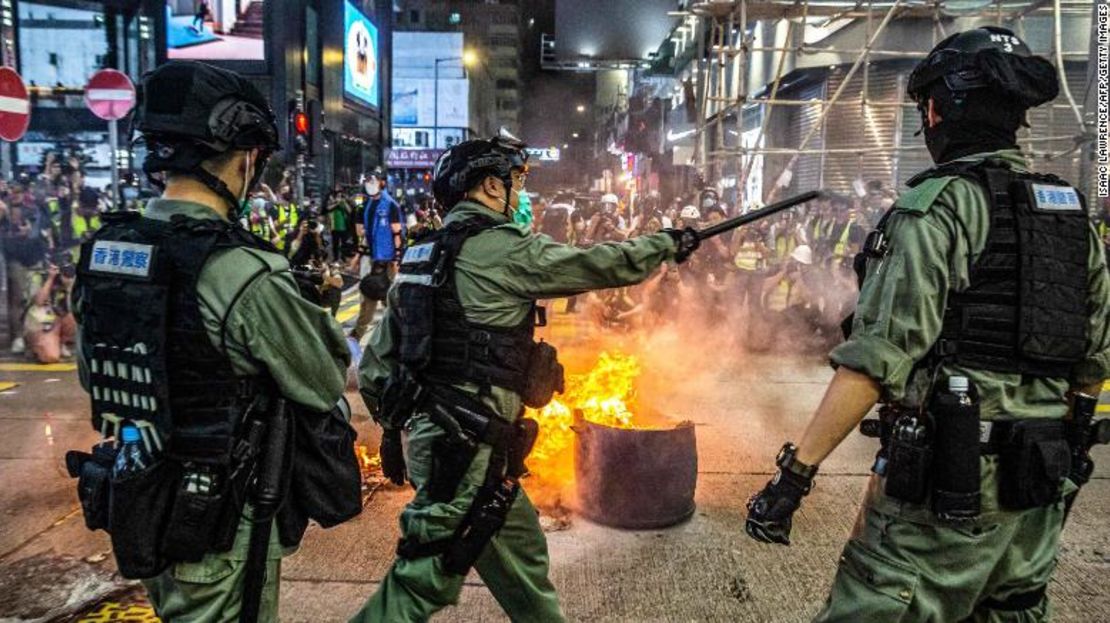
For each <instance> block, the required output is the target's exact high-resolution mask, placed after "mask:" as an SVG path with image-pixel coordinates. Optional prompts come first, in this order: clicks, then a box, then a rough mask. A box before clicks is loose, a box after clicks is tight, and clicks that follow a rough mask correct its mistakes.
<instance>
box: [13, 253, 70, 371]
mask: <svg viewBox="0 0 1110 623" xmlns="http://www.w3.org/2000/svg"><path fill="white" fill-rule="evenodd" d="M76 271H77V269H76V267H75V266H74V265H73V262H72V261H71V260H70V258H69V256H68V255H67V254H65V253H61V254H59V255H58V256H57V257H55V258H54V262H51V263H50V265H49V267H48V268H47V270H46V273H45V274H43V275H40V279H41V283H40V284H39V285H38V287H37V288H36V289H35V294H34V297H33V298H32V299H31V304H30V306H29V307H28V308H27V312H26V313H25V314H24V315H23V340H24V343H25V344H26V349H27V353H28V354H29V355H30V356H31V357H33V358H34V359H35V361H37V362H39V363H58V362H59V361H61V360H62V358H67V359H68V358H69V357H71V356H72V355H73V353H72V348H73V345H74V342H75V340H76V339H77V323H76V321H75V320H74V318H73V313H72V309H71V306H70V294H71V292H72V291H73V279H74V277H75V276H76V274H77V272H76Z"/></svg>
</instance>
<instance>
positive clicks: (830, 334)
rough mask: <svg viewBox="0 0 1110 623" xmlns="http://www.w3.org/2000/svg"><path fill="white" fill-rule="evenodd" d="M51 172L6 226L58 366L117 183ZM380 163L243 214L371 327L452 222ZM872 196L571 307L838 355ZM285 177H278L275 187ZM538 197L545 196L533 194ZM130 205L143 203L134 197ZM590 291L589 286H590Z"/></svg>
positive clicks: (883, 196) (3, 197)
mask: <svg viewBox="0 0 1110 623" xmlns="http://www.w3.org/2000/svg"><path fill="white" fill-rule="evenodd" d="M42 170H43V172H42V174H40V175H38V176H35V177H30V176H23V177H21V178H18V179H16V180H13V181H10V182H9V181H4V180H0V239H2V242H3V254H4V257H5V259H6V265H7V271H6V272H7V279H8V309H9V310H10V311H9V314H8V316H9V319H8V320H9V330H10V335H11V336H13V341H12V345H11V350H12V352H13V353H17V354H18V353H24V352H25V353H26V354H27V355H28V356H29V357H31V358H33V359H35V360H36V361H39V362H43V363H52V362H56V361H59V360H61V359H64V358H66V357H69V356H71V350H72V346H73V340H74V334H73V316H72V314H71V313H70V301H69V291H70V288H71V286H72V283H73V275H74V272H75V262H76V259H77V253H78V248H79V246H80V244H81V242H82V241H84V240H86V239H87V238H88V237H89V236H90V235H91V234H92V232H94V231H95V230H96V229H97V228H98V227H99V225H100V215H101V213H102V212H103V211H104V210H107V209H109V207H110V204H111V200H110V198H109V197H108V196H107V195H106V193H104V192H102V191H99V190H97V189H95V188H93V187H91V186H88V185H86V183H85V177H84V175H83V173H82V165H81V162H80V160H79V158H77V157H76V156H69V157H63V156H56V155H55V154H54V153H53V152H50V153H48V154H47V155H46V158H45V162H44V166H43V169H42ZM388 180H389V176H388V174H387V173H386V172H385V171H384V170H383V169H381V168H375V169H374V170H372V171H369V172H367V173H366V174H365V175H364V176H363V177H362V180H361V183H359V184H357V185H353V186H343V185H336V186H335V187H334V188H333V189H332V190H330V191H329V192H327V193H326V194H325V195H324V196H322V197H320V196H315V197H311V196H310V197H306V198H305V199H304V200H303V202H302V203H301V204H300V205H299V204H298V202H297V200H296V198H295V193H294V191H293V183H294V182H293V175H292V171H291V170H286V171H285V172H284V173H283V174H282V175H281V178H280V181H278V182H277V183H276V184H273V185H267V184H261V185H260V186H259V189H258V190H257V191H256V192H255V193H253V195H252V196H251V197H250V199H249V201H248V205H247V207H246V208H245V210H244V213H243V215H242V217H241V223H242V225H243V226H244V227H245V228H247V229H248V230H249V231H251V232H252V233H254V234H255V235H257V236H259V237H262V238H264V239H266V240H267V241H269V242H270V243H271V244H272V245H273V246H274V247H276V248H277V249H278V250H280V251H281V252H283V253H284V254H285V255H286V256H287V257H288V258H289V261H290V265H291V266H292V267H293V269H294V271H295V274H296V275H298V277H300V278H301V279H300V280H301V282H302V290H304V291H306V292H307V293H310V294H311V295H312V296H313V297H314V298H316V299H317V300H318V301H319V302H320V304H321V305H323V306H324V307H327V308H330V309H331V311H332V313H333V314H336V313H338V310H339V306H340V303H341V300H342V293H343V292H344V291H346V290H347V289H349V288H351V287H352V286H354V285H355V284H356V283H357V284H358V285H359V290H360V292H361V297H360V302H359V314H358V319H357V321H356V322H355V325H354V327H353V328H352V329H351V332H350V335H351V336H352V337H354V338H355V339H360V338H361V337H362V336H363V335H365V334H366V332H367V329H368V327H369V326H370V324H371V322H372V321H373V318H374V313H375V311H376V310H377V308H378V306H379V305H381V304H384V300H385V292H386V290H387V289H388V286H389V284H390V282H391V279H392V276H393V275H394V274H395V272H396V262H397V261H398V259H399V258H400V254H401V253H402V252H403V249H404V248H405V247H406V246H407V245H408V244H409V243H410V242H411V240H412V239H413V238H414V237H415V236H417V235H419V234H420V233H421V232H422V231H425V230H427V229H435V228H438V227H440V226H441V225H442V219H443V216H444V215H443V214H442V213H441V210H440V209H439V208H438V206H436V204H435V202H434V200H433V199H432V197H431V195H430V194H425V193H422V192H419V191H417V192H408V191H406V190H404V189H401V190H397V189H391V188H389V181H388ZM865 188H866V194H863V195H862V196H861V195H858V194H852V195H838V194H836V193H826V194H825V195H824V196H823V197H822V198H820V199H816V200H814V201H813V202H811V203H809V204H806V205H803V206H800V207H798V208H795V209H792V210H790V211H787V212H785V213H782V214H780V215H777V216H775V217H772V218H769V219H766V220H763V221H759V222H756V223H754V224H752V225H749V226H746V227H744V228H742V229H740V230H738V231H735V232H730V233H728V234H725V235H723V236H721V237H719V238H714V239H712V240H710V241H708V242H707V246H708V250H707V251H708V252H705V253H700V254H698V255H697V256H695V258H694V260H693V261H691V262H688V263H687V264H685V265H683V266H673V265H672V266H669V267H666V268H664V269H663V270H661V271H660V272H659V273H658V274H656V275H655V276H653V277H652V278H651V279H649V280H648V281H647V282H645V283H643V284H641V285H639V286H636V287H632V288H619V289H614V290H609V291H603V292H599V293H594V294H590V295H588V296H587V297H585V299H584V300H578V299H577V298H571V299H569V300H568V302H567V305H566V307H565V311H566V312H567V313H577V312H579V311H581V310H583V309H584V310H585V313H587V314H588V315H589V317H590V318H591V319H592V320H594V321H595V322H596V323H598V324H600V325H603V326H606V327H613V328H618V329H620V328H624V329H632V328H637V327H647V328H652V327H658V326H661V325H664V324H667V323H675V322H683V323H702V324H704V325H706V326H709V325H712V324H716V323H721V322H730V323H738V325H737V326H741V325H742V326H744V327H746V329H745V330H741V331H736V332H733V334H735V335H737V336H738V337H737V339H738V340H739V341H740V342H741V344H740V345H742V346H743V347H745V348H747V349H748V350H767V349H770V348H772V347H775V348H780V349H781V348H784V347H787V348H792V349H794V350H797V351H800V352H814V353H822V352H826V351H827V350H828V349H829V348H830V347H831V346H832V345H834V344H835V343H836V342H837V341H838V340H839V339H840V336H841V332H840V323H841V322H842V320H843V319H844V318H845V317H846V316H847V315H848V314H849V313H850V311H851V305H852V302H853V300H854V295H855V290H856V283H855V276H854V274H853V272H852V258H853V257H854V256H855V254H856V253H857V252H858V251H859V249H860V246H861V245H862V243H863V242H864V239H865V238H866V234H867V232H869V231H870V230H871V229H872V228H873V227H874V226H875V225H876V223H877V222H878V220H879V218H881V216H882V214H883V213H884V212H885V211H886V210H887V209H888V208H889V207H890V206H891V205H892V204H893V202H894V199H895V197H896V195H895V193H894V191H893V190H892V189H890V188H888V187H886V186H884V185H883V184H882V183H881V182H877V181H875V182H871V183H869V184H867V185H866V186H865ZM275 189H276V190H275ZM533 196H535V195H533ZM128 207H129V208H134V209H141V208H142V205H141V203H138V202H133V203H132V205H129V206H128ZM533 209H534V214H531V213H529V214H523V215H521V216H523V217H524V218H523V220H522V219H518V220H522V222H527V223H529V224H530V226H531V227H532V229H533V230H534V231H535V232H537V233H542V234H545V235H548V236H551V237H552V238H554V239H555V240H557V241H560V242H565V243H568V244H573V245H576V246H583V247H584V246H589V245H592V244H597V243H602V242H611V241H619V240H625V239H628V238H631V237H635V236H637V235H640V234H643V233H650V232H653V231H658V230H660V229H662V228H666V227H676V228H682V227H686V226H691V227H695V228H700V227H705V226H709V225H712V224H714V223H716V222H719V221H721V220H723V219H725V218H728V217H731V216H735V215H736V214H737V213H738V210H737V209H736V208H734V207H732V206H729V205H728V204H727V203H725V202H723V201H720V200H719V199H718V197H717V194H716V193H715V192H713V191H703V192H701V193H697V194H695V195H693V196H688V197H676V198H674V199H673V200H672V201H670V202H664V201H663V200H662V199H661V198H660V196H659V194H658V193H657V192H654V191H652V192H650V193H647V194H645V195H643V196H640V197H636V198H635V199H633V200H631V201H628V200H626V198H623V197H618V196H617V195H616V194H612V193H607V194H602V195H600V196H597V195H590V194H588V193H574V192H559V193H555V194H553V195H551V196H549V197H544V198H542V199H540V198H539V197H538V196H537V199H536V201H535V206H534V208H533ZM1091 214H1092V218H1093V219H1094V221H1095V225H1096V228H1097V229H1098V231H1099V233H1100V235H1101V237H1102V240H1103V243H1104V244H1105V245H1107V247H1108V248H1110V200H1106V199H1102V200H1099V201H1098V202H1094V203H1092V206H1091ZM579 298H582V297H579Z"/></svg>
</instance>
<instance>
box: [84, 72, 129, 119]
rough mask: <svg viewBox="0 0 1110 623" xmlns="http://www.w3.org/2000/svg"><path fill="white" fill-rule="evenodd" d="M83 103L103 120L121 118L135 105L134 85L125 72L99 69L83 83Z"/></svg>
mask: <svg viewBox="0 0 1110 623" xmlns="http://www.w3.org/2000/svg"><path fill="white" fill-rule="evenodd" d="M85 105H86V106H88V107H89V110H91V111H92V113H93V114H94V115H96V116H97V117H100V118H101V119H104V120H105V121H115V120H117V119H122V118H124V117H126V116H127V113H129V112H131V108H132V107H133V106H134V105H135V85H133V84H131V79H130V78H128V77H127V74H124V73H121V72H118V71H116V70H115V69H101V70H100V71H98V72H96V73H95V74H93V77H92V78H90V79H89V83H88V84H87V85H85Z"/></svg>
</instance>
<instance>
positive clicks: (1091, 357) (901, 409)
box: [746, 27, 1110, 621]
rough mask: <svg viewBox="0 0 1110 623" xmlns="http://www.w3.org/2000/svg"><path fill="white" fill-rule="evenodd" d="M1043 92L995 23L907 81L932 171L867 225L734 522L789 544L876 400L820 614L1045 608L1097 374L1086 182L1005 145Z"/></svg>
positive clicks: (1098, 332)
mask: <svg viewBox="0 0 1110 623" xmlns="http://www.w3.org/2000/svg"><path fill="white" fill-rule="evenodd" d="M1057 88H1058V85H1057V78H1056V71H1055V69H1054V67H1053V66H1052V65H1051V63H1049V62H1048V61H1046V60H1045V59H1043V58H1040V57H1037V56H1033V55H1032V54H1031V53H1030V52H1029V49H1028V47H1027V46H1026V45H1025V44H1024V43H1023V42H1022V41H1021V40H1020V39H1019V38H1018V37H1016V36H1015V35H1014V34H1013V33H1012V32H1010V31H1009V30H1006V29H1004V28H998V27H983V28H977V29H975V30H970V31H966V32H961V33H957V34H955V35H952V36H951V37H948V38H947V39H945V40H944V41H942V42H941V43H940V44H938V45H937V46H936V48H934V49H933V50H932V52H931V53H930V54H929V55H928V57H927V58H926V59H925V60H924V61H923V62H922V63H920V64H919V65H918V66H917V67H916V68H915V70H914V71H913V73H912V74H911V75H910V79H909V83H908V92H909V95H910V96H911V97H912V98H913V100H914V101H915V102H916V103H917V106H918V109H919V110H920V112H921V117H922V123H923V126H924V130H923V131H924V134H925V144H926V146H927V147H928V150H929V153H930V154H931V155H932V157H933V160H934V161H935V162H936V163H937V165H938V166H937V167H936V168H933V169H930V170H928V171H925V172H924V173H922V174H920V175H918V176H917V177H915V178H913V179H912V180H910V182H909V186H910V190H909V191H907V192H906V193H904V194H903V195H902V196H901V197H900V198H899V199H898V200H897V202H896V203H895V204H894V206H893V208H892V209H891V210H890V211H889V212H888V213H887V215H886V216H884V218H883V219H882V221H881V222H880V224H879V225H878V228H877V231H876V232H874V233H872V234H871V235H870V236H869V238H868V241H867V243H866V248H865V250H864V252H863V254H862V257H860V258H857V268H859V269H860V270H861V272H862V273H863V278H862V286H861V290H860V295H859V302H858V306H857V309H856V313H855V319H854V322H853V323H852V324H851V334H850V337H849V338H848V339H847V341H845V342H844V343H842V344H840V345H839V346H838V347H836V348H835V349H834V350H833V351H832V353H831V356H830V358H831V360H832V362H833V364H834V365H835V366H836V367H837V370H836V374H835V376H834V377H833V380H832V383H831V384H830V386H829V388H828V390H827V391H826V393H825V396H824V399H823V400H822V402H821V404H820V406H819V407H818V409H817V412H816V414H815V415H814V416H813V419H812V420H811V421H810V423H809V425H808V427H807V428H806V430H805V433H804V434H803V436H802V439H801V441H800V442H799V444H798V445H797V446H795V445H793V444H790V443H787V444H786V445H785V446H784V447H783V448H782V450H781V452H780V453H779V457H778V459H777V464H778V468H779V469H778V472H777V474H776V476H775V477H774V478H773V479H772V480H771V482H770V483H768V484H767V486H766V487H765V488H764V489H763V490H762V491H760V492H759V493H757V494H756V495H754V496H753V497H752V499H751V500H749V503H748V518H747V524H746V527H747V531H748V533H749V534H750V535H751V536H752V537H753V538H756V539H758V540H761V541H765V542H770V543H782V544H789V543H790V531H791V517H792V515H793V513H794V512H795V511H796V510H797V508H798V506H799V504H800V503H801V500H802V498H803V497H804V496H805V495H806V494H807V493H808V492H809V491H810V489H811V487H812V486H813V482H814V477H815V475H816V473H817V469H818V465H819V464H820V463H821V461H822V460H824V459H825V457H826V456H828V455H829V453H831V452H832V451H833V449H834V448H836V446H837V445H838V444H839V443H840V442H841V440H843V439H844V437H845V436H846V435H848V434H849V433H850V432H851V431H852V429H853V428H854V427H855V426H856V425H857V424H858V423H859V422H860V421H861V420H862V419H863V418H864V416H865V414H867V412H868V411H869V410H870V409H871V407H872V406H873V405H874V404H875V403H876V402H882V403H883V405H884V406H883V408H882V409H881V410H880V412H879V415H880V420H879V421H878V422H876V424H877V426H874V427H865V428H866V429H868V430H869V431H870V432H871V434H872V435H877V436H878V437H879V438H880V440H881V446H882V447H881V450H880V451H879V454H878V456H877V459H876V462H875V465H874V467H873V471H874V472H875V475H874V476H872V478H871V480H870V482H869V484H868V487H867V493H866V498H865V501H864V503H863V508H862V509H861V511H860V517H859V519H858V520H857V522H856V527H855V530H854V531H853V534H852V536H851V539H850V540H849V542H848V544H847V546H846V547H845V548H844V551H843V554H842V555H841V558H840V566H839V569H838V571H837V574H836V579H835V580H834V583H833V587H832V591H831V595H830V597H829V600H828V602H827V603H826V605H825V607H824V609H823V610H822V612H821V613H820V614H819V615H818V616H817V620H819V621H964V620H977V621H980V620H981V621H986V620H991V621H996V620H997V621H1001V620H1007V621H1017V620H1021V621H1041V620H1045V619H1046V618H1047V611H1048V602H1047V599H1046V596H1045V587H1046V585H1047V583H1048V581H1049V579H1050V577H1051V575H1052V571H1053V569H1054V567H1055V564H1056V563H1055V560H1056V553H1057V546H1058V542H1059V537H1060V532H1061V529H1062V525H1063V519H1064V516H1065V503H1064V501H1062V499H1063V498H1066V497H1067V496H1069V495H1070V494H1071V493H1072V492H1073V491H1074V490H1075V486H1076V482H1081V481H1082V480H1084V478H1085V476H1083V475H1082V474H1076V472H1075V471H1074V470H1072V469H1071V468H1072V467H1074V466H1076V462H1075V458H1077V457H1078V458H1080V459H1083V457H1084V456H1085V453H1086V450H1087V449H1088V448H1086V447H1076V445H1075V444H1073V443H1072V439H1071V437H1072V436H1071V430H1072V427H1073V426H1078V424H1077V423H1076V422H1077V421H1078V420H1077V419H1076V417H1077V412H1076V410H1075V409H1074V408H1073V409H1072V411H1071V412H1070V413H1069V402H1074V404H1075V405H1079V404H1080V402H1081V401H1082V402H1083V403H1084V404H1090V400H1087V399H1082V398H1081V397H1080V396H1079V395H1080V394H1088V395H1090V396H1094V397H1097V396H1098V393H1099V391H1100V390H1101V386H1102V383H1103V380H1104V379H1106V378H1107V377H1110V276H1108V275H1107V268H1106V259H1105V257H1104V253H1103V250H1102V249H1101V245H1099V244H1098V239H1097V237H1096V234H1095V232H1094V231H1093V229H1092V228H1091V226H1090V223H1089V221H1088V218H1087V213H1086V206H1085V203H1084V200H1083V197H1082V194H1081V193H1080V192H1079V191H1077V190H1076V189H1075V188H1073V187H1071V186H1070V185H1069V184H1068V183H1067V182H1064V181H1063V180H1061V179H1059V178H1057V177H1055V176H1050V175H1041V174H1037V173H1034V172H1032V171H1030V170H1029V169H1028V163H1027V161H1026V159H1025V158H1024V157H1023V155H1022V153H1021V152H1020V151H1019V149H1018V147H1017V141H1016V132H1017V130H1018V127H1019V126H1020V125H1021V124H1022V123H1023V122H1024V120H1025V113H1026V110H1027V109H1029V108H1031V107H1034V106H1037V105H1040V104H1043V103H1045V102H1048V101H1051V100H1052V99H1053V98H1055V97H1056V95H1057ZM976 409H977V411H978V412H977V414H976ZM1092 410H1093V407H1092ZM942 457H943V458H942ZM1088 458H1089V457H1088ZM952 463H957V464H960V465H963V466H965V468H964V469H961V470H952V469H950V468H951V464H952ZM969 476H970V477H969ZM1065 476H1067V478H1065Z"/></svg>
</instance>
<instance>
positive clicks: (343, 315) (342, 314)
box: [335, 305, 358, 324]
mask: <svg viewBox="0 0 1110 623" xmlns="http://www.w3.org/2000/svg"><path fill="white" fill-rule="evenodd" d="M357 315H358V305H355V306H353V307H348V308H346V309H340V310H339V313H338V314H336V315H335V319H336V320H338V321H339V324H343V323H344V322H347V321H348V320H350V319H352V318H354V317H355V316H357Z"/></svg>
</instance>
